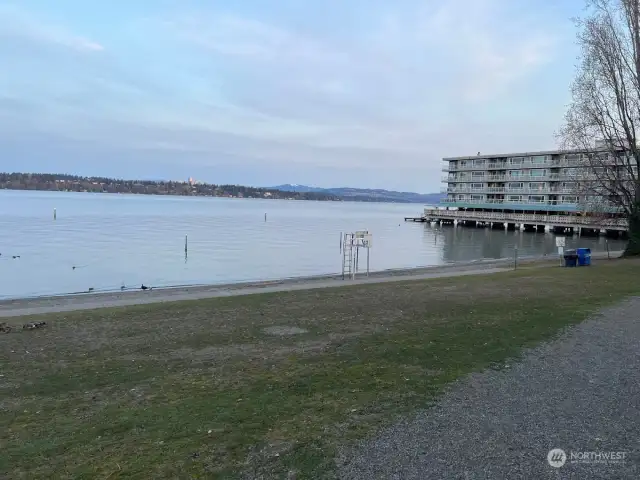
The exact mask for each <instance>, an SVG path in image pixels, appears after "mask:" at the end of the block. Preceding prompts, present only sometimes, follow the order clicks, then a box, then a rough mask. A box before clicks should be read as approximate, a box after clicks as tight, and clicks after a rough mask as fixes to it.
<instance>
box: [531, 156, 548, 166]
mask: <svg viewBox="0 0 640 480" xmlns="http://www.w3.org/2000/svg"><path fill="white" fill-rule="evenodd" d="M546 161H547V157H546V156H545V155H536V156H534V157H531V163H532V164H533V165H543V164H544V163H545V162H546Z"/></svg>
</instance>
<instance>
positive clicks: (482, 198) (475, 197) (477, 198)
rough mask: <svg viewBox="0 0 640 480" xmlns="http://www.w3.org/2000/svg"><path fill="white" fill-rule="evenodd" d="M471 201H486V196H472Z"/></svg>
mask: <svg viewBox="0 0 640 480" xmlns="http://www.w3.org/2000/svg"><path fill="white" fill-rule="evenodd" d="M471 200H484V195H471Z"/></svg>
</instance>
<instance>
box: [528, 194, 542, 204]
mask: <svg viewBox="0 0 640 480" xmlns="http://www.w3.org/2000/svg"><path fill="white" fill-rule="evenodd" d="M529 201H530V202H534V203H543V202H544V195H529Z"/></svg>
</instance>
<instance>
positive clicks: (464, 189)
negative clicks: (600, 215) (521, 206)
mask: <svg viewBox="0 0 640 480" xmlns="http://www.w3.org/2000/svg"><path fill="white" fill-rule="evenodd" d="M440 193H518V194H528V195H544V194H552V195H572V194H574V195H575V194H576V189H573V188H558V187H552V186H549V187H544V188H526V187H524V188H509V187H488V186H484V187H482V188H471V187H470V184H465V185H461V186H456V187H449V188H447V187H445V188H442V189H441V190H440Z"/></svg>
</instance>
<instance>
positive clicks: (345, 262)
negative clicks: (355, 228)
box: [342, 233, 355, 279]
mask: <svg viewBox="0 0 640 480" xmlns="http://www.w3.org/2000/svg"><path fill="white" fill-rule="evenodd" d="M354 241H355V238H354V235H353V233H345V234H344V240H343V242H342V278H343V279H345V278H353V277H354V274H355V268H354V265H353V260H354V258H353V249H354Z"/></svg>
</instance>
